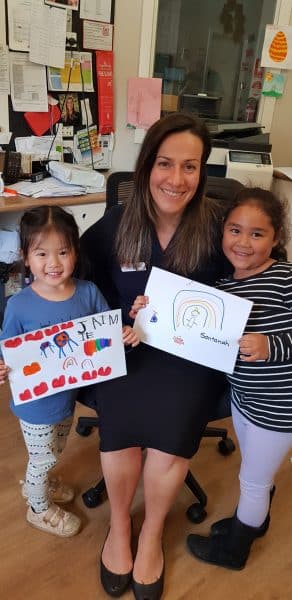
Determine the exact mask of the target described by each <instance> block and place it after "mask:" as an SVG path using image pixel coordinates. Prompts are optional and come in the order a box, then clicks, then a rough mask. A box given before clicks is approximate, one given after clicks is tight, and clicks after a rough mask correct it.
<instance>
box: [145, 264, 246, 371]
mask: <svg viewBox="0 0 292 600" xmlns="http://www.w3.org/2000/svg"><path fill="white" fill-rule="evenodd" d="M145 294H146V295H147V296H148V297H149V304H148V305H147V306H146V308H143V309H141V310H140V311H139V313H138V315H137V317H136V320H135V324H134V328H135V329H136V330H137V332H138V334H139V337H140V339H141V341H143V342H145V343H146V344H149V345H150V346H153V347H154V348H159V349H161V350H164V351H165V352H169V353H170V354H175V355H177V356H180V357H181V358H186V359H188V360H190V361H193V362H197V363H199V364H202V365H205V366H209V367H212V368H213V369H218V370H220V371H224V372H225V373H232V372H233V369H234V364H235V361H236V357H237V353H238V340H239V338H240V337H241V335H242V333H243V330H244V327H245V324H246V321H247V318H248V315H249V312H250V310H251V306H252V302H250V301H248V300H245V299H242V298H238V297H237V296H233V295H232V294H227V293H226V292H222V291H221V290H215V289H214V288H213V287H210V286H207V285H204V284H201V283H199V282H197V281H192V280H190V279H186V278H185V277H181V276H180V275H174V274H172V273H168V272H167V271H164V270H162V269H158V268H156V267H153V268H152V270H151V274H150V277H149V279H148V282H147V286H146V290H145ZM154 307H155V308H154Z"/></svg>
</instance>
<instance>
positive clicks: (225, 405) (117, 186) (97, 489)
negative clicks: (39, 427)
mask: <svg viewBox="0 0 292 600" xmlns="http://www.w3.org/2000/svg"><path fill="white" fill-rule="evenodd" d="M133 175H134V173H133V172H132V171H117V172H115V173H111V175H109V177H108V180H107V186H106V208H105V210H108V209H109V208H111V207H112V206H114V205H116V204H122V203H123V202H124V201H125V200H126V199H128V198H129V197H130V196H131V194H132V191H133V185H134V180H133ZM242 187H243V185H242V184H241V183H240V182H239V181H236V180H235V179H227V178H223V177H211V176H210V177H208V178H207V186H206V195H207V196H209V197H211V198H215V199H217V200H219V201H223V202H228V201H231V200H232V198H233V197H234V196H235V194H236V193H237V192H238V191H239V190H240V189H242ZM217 393H218V397H219V402H218V406H217V407H216V414H214V415H212V416H211V417H210V422H211V421H216V420H218V419H223V418H225V417H229V416H230V414H231V410H230V398H229V390H228V388H226V389H225V390H224V391H222V393H221V392H220V391H217ZM88 398H89V401H88V399H87V402H86V404H87V406H90V391H89V396H88ZM81 401H82V400H81ZM92 407H93V408H94V402H93V403H92ZM98 425H99V419H98V416H97V417H82V416H81V417H79V419H78V422H77V425H76V431H77V433H79V435H82V436H88V435H89V434H90V433H91V430H92V428H93V427H98ZM204 437H216V438H220V441H219V442H218V445H217V447H218V450H219V452H220V454H222V455H223V456H227V455H228V454H230V453H231V452H233V451H234V450H235V445H234V443H233V441H232V439H231V438H229V437H228V432H227V430H226V429H224V428H219V427H209V426H208V427H206V429H205V432H204ZM185 483H186V485H187V486H188V488H189V489H190V490H191V492H192V493H193V494H194V496H195V497H196V498H197V500H198V502H195V503H193V504H192V505H191V506H190V507H189V508H188V510H187V513H186V514H187V517H188V518H189V519H190V521H192V522H193V523H201V522H202V521H203V520H204V519H205V517H206V516H207V513H206V510H205V507H206V505H207V496H206V494H205V492H204V490H203V489H202V488H201V486H200V484H199V483H198V481H197V480H196V479H195V477H194V476H193V474H192V473H191V471H188V473H187V476H186V478H185ZM105 491H106V487H105V482H104V479H101V480H100V481H99V482H98V483H97V484H96V485H95V486H94V487H92V488H90V489H88V490H87V491H86V492H84V493H83V494H82V498H83V502H84V504H85V505H86V506H87V507H88V508H94V507H96V506H98V504H100V502H101V501H102V497H103V494H104V492H105Z"/></svg>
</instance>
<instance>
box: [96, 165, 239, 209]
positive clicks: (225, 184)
mask: <svg viewBox="0 0 292 600" xmlns="http://www.w3.org/2000/svg"><path fill="white" fill-rule="evenodd" d="M133 187H134V172H133V171H116V172H115V173H111V174H110V175H109V177H108V179H107V184H106V208H105V210H108V209H109V208H111V207H112V206H115V205H116V204H123V202H124V201H125V200H127V199H128V198H129V196H131V194H132V192H133ZM243 187H244V186H243V185H242V183H240V182H239V181H237V180H236V179H231V178H228V177H212V176H209V177H207V185H206V196H209V197H210V198H215V199H217V200H223V201H226V202H230V201H231V200H233V198H234V197H235V195H236V194H237V193H238V192H239V191H240V190H241V189H242V188H243Z"/></svg>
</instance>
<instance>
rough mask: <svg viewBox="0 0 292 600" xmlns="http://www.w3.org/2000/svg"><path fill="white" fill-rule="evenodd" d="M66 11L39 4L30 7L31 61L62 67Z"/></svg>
mask: <svg viewBox="0 0 292 600" xmlns="http://www.w3.org/2000/svg"><path fill="white" fill-rule="evenodd" d="M66 20H67V19H66V11H65V10H60V9H58V8H53V7H52V6H44V5H41V4H39V0H34V2H33V4H32V8H31V28H30V51H29V59H30V60H31V61H32V62H35V63H38V64H41V65H49V66H51V67H64V62H65V44H66Z"/></svg>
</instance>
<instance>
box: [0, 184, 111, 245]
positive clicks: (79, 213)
mask: <svg viewBox="0 0 292 600" xmlns="http://www.w3.org/2000/svg"><path fill="white" fill-rule="evenodd" d="M44 204H49V205H50V206H56V205H59V206H63V207H68V208H69V209H70V210H71V211H72V213H73V215H74V217H75V219H76V222H77V225H78V227H79V230H80V235H81V234H82V233H83V232H84V231H85V230H86V229H88V227H90V225H92V224H93V223H95V221H98V219H100V218H101V217H102V215H103V213H104V210H105V192H98V193H95V194H86V195H84V196H60V197H56V196H54V197H53V196H50V197H46V198H30V197H28V196H11V197H10V198H6V197H3V196H0V227H11V226H12V227H13V226H14V225H17V224H18V223H19V219H20V216H21V214H22V213H23V212H24V211H25V210H27V209H29V208H33V207H34V206H42V205H44Z"/></svg>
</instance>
